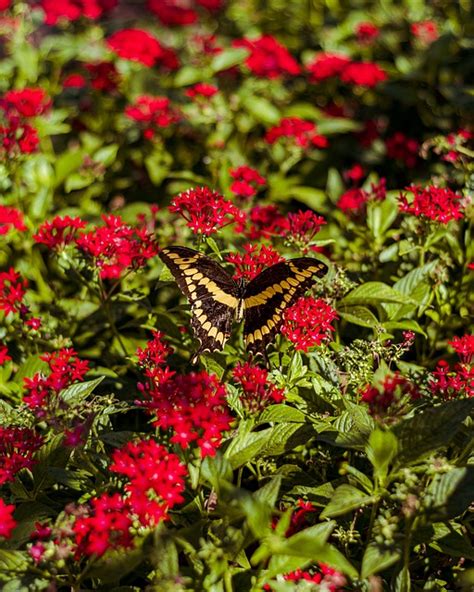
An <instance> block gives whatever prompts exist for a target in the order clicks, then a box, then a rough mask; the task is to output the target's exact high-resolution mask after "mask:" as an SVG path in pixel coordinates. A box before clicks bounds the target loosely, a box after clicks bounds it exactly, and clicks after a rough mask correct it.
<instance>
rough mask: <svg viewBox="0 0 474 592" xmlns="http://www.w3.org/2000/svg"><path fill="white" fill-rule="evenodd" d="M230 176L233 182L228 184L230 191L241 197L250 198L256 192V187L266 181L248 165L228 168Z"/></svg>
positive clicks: (264, 183)
mask: <svg viewBox="0 0 474 592" xmlns="http://www.w3.org/2000/svg"><path fill="white" fill-rule="evenodd" d="M229 173H230V176H231V177H232V178H233V179H234V182H233V183H232V185H231V186H230V190H231V191H232V193H233V194H234V195H236V196H238V197H241V198H242V199H245V200H247V199H250V198H252V197H254V195H256V194H257V191H258V187H259V186H260V187H262V186H264V185H266V183H267V181H266V179H265V178H264V177H262V176H261V175H260V174H259V172H258V171H257V170H256V169H253V168H251V167H249V166H239V167H237V168H235V169H230V171H229Z"/></svg>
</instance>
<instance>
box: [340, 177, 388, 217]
mask: <svg viewBox="0 0 474 592" xmlns="http://www.w3.org/2000/svg"><path fill="white" fill-rule="evenodd" d="M386 195H387V185H386V179H385V178H384V177H382V178H381V179H380V181H379V182H378V183H377V184H374V183H371V185H370V190H367V191H366V190H365V189H361V188H360V187H353V188H351V189H348V190H347V191H346V192H344V193H343V194H342V195H341V197H340V198H339V200H338V202H337V204H336V207H337V208H339V209H340V210H341V211H343V212H344V213H345V214H348V215H351V214H353V215H354V216H358V215H360V214H362V213H364V212H365V208H366V205H367V203H368V202H369V201H383V200H384V199H385V196H386Z"/></svg>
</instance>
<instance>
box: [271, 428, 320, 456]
mask: <svg viewBox="0 0 474 592" xmlns="http://www.w3.org/2000/svg"><path fill="white" fill-rule="evenodd" d="M311 435H312V429H311V427H310V426H309V425H308V426H305V425H304V426H302V425H301V424H298V423H277V424H276V425H275V426H273V427H272V428H270V433H269V434H268V436H267V441H266V443H265V446H264V448H263V450H262V453H264V454H265V455H266V456H278V455H280V454H283V453H284V452H288V451H289V450H293V449H294V448H296V447H297V446H301V445H302V444H305V443H306V442H307V441H308V438H309V437H310V436H311Z"/></svg>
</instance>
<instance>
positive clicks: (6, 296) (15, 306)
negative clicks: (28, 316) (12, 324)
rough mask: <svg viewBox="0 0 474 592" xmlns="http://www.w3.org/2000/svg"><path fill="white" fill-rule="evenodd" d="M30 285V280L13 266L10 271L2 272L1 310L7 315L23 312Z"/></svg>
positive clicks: (0, 273) (0, 282) (0, 288)
mask: <svg viewBox="0 0 474 592" xmlns="http://www.w3.org/2000/svg"><path fill="white" fill-rule="evenodd" d="M27 286H28V281H27V280H24V279H22V278H21V276H20V274H19V273H18V272H16V271H15V270H14V269H13V267H11V268H10V269H9V270H8V271H1V272H0V310H3V311H4V312H5V314H6V315H9V314H10V313H14V314H15V313H23V312H24V311H25V308H26V307H25V306H24V305H23V298H24V296H25V291H26V288H27Z"/></svg>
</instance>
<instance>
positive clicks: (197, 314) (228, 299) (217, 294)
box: [160, 247, 239, 355]
mask: <svg viewBox="0 0 474 592" xmlns="http://www.w3.org/2000/svg"><path fill="white" fill-rule="evenodd" d="M160 257H161V259H162V260H163V262H164V263H165V264H166V265H167V267H168V268H169V270H170V271H171V273H172V274H173V276H174V278H175V279H176V282H177V284H178V286H179V287H180V289H181V291H182V292H183V293H184V295H185V296H186V297H187V298H188V300H189V302H190V304H191V311H192V320H191V325H192V327H193V330H194V334H195V335H196V338H197V339H198V340H199V342H200V347H199V350H198V352H197V354H196V355H198V354H199V353H201V352H204V351H210V352H212V351H214V350H221V349H222V348H223V347H224V344H225V342H226V341H227V339H228V337H229V334H230V331H231V327H232V321H233V318H234V315H235V310H236V308H237V305H238V303H239V288H238V285H237V284H236V282H234V280H233V279H232V277H231V276H230V275H229V274H228V273H227V272H226V271H225V269H223V268H222V267H221V266H220V265H219V264H218V263H217V262H215V261H213V260H212V259H210V258H209V257H207V256H206V255H203V254H202V253H199V251H195V250H194V249H188V248H186V247H167V248H165V249H162V250H161V252H160Z"/></svg>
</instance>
